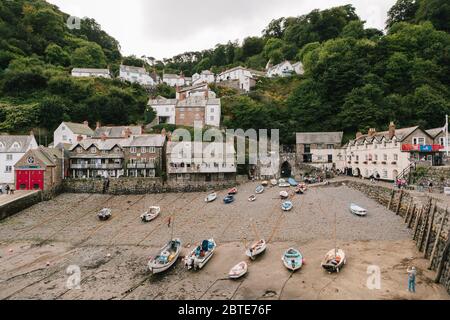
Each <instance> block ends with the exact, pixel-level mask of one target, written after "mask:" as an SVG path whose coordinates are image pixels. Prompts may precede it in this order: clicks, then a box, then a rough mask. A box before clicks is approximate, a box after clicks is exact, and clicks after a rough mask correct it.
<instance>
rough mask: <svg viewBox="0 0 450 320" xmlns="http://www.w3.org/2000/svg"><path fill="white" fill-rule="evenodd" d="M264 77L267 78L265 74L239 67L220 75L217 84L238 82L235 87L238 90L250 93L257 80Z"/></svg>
mask: <svg viewBox="0 0 450 320" xmlns="http://www.w3.org/2000/svg"><path fill="white" fill-rule="evenodd" d="M264 76H265V73H264V72H261V71H256V70H252V69H247V68H244V67H242V66H239V67H235V68H232V69H229V70H225V71H224V72H222V73H220V74H219V75H218V76H217V78H216V82H217V83H221V82H224V83H226V82H228V83H233V82H236V86H235V87H236V89H239V90H242V91H245V92H249V91H250V89H251V88H253V87H254V86H255V84H256V80H257V79H258V78H259V77H264Z"/></svg>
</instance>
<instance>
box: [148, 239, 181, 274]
mask: <svg viewBox="0 0 450 320" xmlns="http://www.w3.org/2000/svg"><path fill="white" fill-rule="evenodd" d="M180 252H181V240H180V239H173V240H170V241H169V242H168V243H167V244H166V245H165V246H164V247H163V248H161V249H160V250H159V252H158V254H157V255H156V256H155V257H151V258H150V260H149V262H148V268H149V270H150V272H152V273H153V274H156V273H160V272H164V271H166V270H167V269H169V268H170V267H171V266H172V265H173V264H174V263H175V262H176V261H177V259H178V256H179V255H180Z"/></svg>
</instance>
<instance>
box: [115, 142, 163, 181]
mask: <svg viewBox="0 0 450 320" xmlns="http://www.w3.org/2000/svg"><path fill="white" fill-rule="evenodd" d="M165 142H166V137H165V135H159V134H147V135H141V136H134V137H130V138H129V139H126V140H124V141H122V142H121V146H122V149H123V152H124V157H125V163H126V169H125V170H126V176H128V177H155V176H156V174H157V171H158V170H159V171H161V170H163V169H164V167H163V166H164V164H165V162H164V161H163V160H164V157H165V149H164V148H165Z"/></svg>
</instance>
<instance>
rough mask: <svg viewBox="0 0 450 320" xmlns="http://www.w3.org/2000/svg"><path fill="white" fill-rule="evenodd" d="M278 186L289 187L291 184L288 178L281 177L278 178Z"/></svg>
mask: <svg viewBox="0 0 450 320" xmlns="http://www.w3.org/2000/svg"><path fill="white" fill-rule="evenodd" d="M278 186H279V187H280V188H289V187H290V186H291V185H290V184H289V182H287V181H286V180H284V179H280V180H278Z"/></svg>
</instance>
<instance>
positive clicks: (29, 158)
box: [15, 146, 68, 190]
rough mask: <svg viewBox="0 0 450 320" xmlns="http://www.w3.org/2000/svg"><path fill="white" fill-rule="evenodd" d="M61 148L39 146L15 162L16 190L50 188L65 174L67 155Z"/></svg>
mask: <svg viewBox="0 0 450 320" xmlns="http://www.w3.org/2000/svg"><path fill="white" fill-rule="evenodd" d="M65 153H66V151H65V150H62V149H55V148H46V147H43V146H39V147H38V148H36V149H31V150H28V151H27V152H26V153H25V154H24V155H23V156H22V157H21V158H20V159H19V161H17V163H16V164H15V171H16V179H15V180H16V189H17V190H51V189H52V188H54V187H57V186H59V185H60V184H61V182H62V180H63V179H64V177H65V176H66V172H67V167H68V157H67V155H66V154H65Z"/></svg>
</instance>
